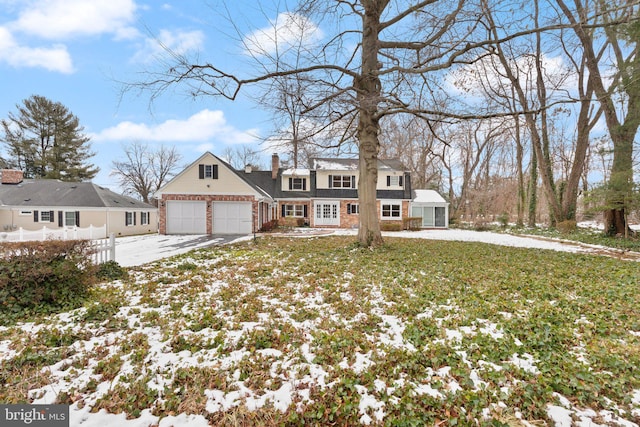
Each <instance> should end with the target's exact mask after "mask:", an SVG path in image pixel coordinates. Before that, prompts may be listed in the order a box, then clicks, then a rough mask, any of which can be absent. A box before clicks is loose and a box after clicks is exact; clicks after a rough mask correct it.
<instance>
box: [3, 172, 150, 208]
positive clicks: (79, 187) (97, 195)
mask: <svg viewBox="0 0 640 427" xmlns="http://www.w3.org/2000/svg"><path fill="white" fill-rule="evenodd" d="M0 206H25V207H77V208H106V207H109V208H128V209H155V206H153V205H150V204H148V203H144V202H142V201H140V200H136V199H134V198H132V197H128V196H123V195H121V194H117V193H114V192H113V191H111V190H109V189H106V188H104V187H100V186H99V185H96V184H94V183H92V182H68V181H58V180H55V179H26V180H24V181H22V182H21V183H20V184H1V185H0Z"/></svg>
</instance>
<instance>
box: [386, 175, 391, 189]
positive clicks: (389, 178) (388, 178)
mask: <svg viewBox="0 0 640 427" xmlns="http://www.w3.org/2000/svg"><path fill="white" fill-rule="evenodd" d="M387 187H391V175H387Z"/></svg>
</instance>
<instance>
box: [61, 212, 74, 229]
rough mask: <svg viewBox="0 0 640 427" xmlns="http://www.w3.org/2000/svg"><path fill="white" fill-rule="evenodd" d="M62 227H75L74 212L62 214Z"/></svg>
mask: <svg viewBox="0 0 640 427" xmlns="http://www.w3.org/2000/svg"><path fill="white" fill-rule="evenodd" d="M64 225H66V226H73V225H76V213H75V212H65V213H64Z"/></svg>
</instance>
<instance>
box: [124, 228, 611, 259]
mask: <svg viewBox="0 0 640 427" xmlns="http://www.w3.org/2000/svg"><path fill="white" fill-rule="evenodd" d="M292 234H293V235H297V236H300V237H309V236H317V235H332V234H333V235H352V236H355V235H356V234H357V231H356V230H343V229H341V230H318V229H311V228H308V229H299V230H298V231H297V232H295V233H292ZM382 234H383V236H388V237H402V238H408V239H430V240H455V241H463V242H480V243H489V244H493V245H502V246H513V247H519V248H534V249H548V250H553V251H562V252H573V253H602V252H603V251H606V248H604V247H600V246H594V245H586V244H579V243H575V242H568V241H556V240H549V239H543V238H537V237H520V236H514V235H510V234H503V233H493V232H490V231H474V230H461V229H443V230H421V231H399V232H383V233H382ZM275 235H277V233H276V234H275ZM253 238H254V236H253V235H247V236H208V235H180V236H173V235H171V236H164V235H159V234H145V235H140V236H128V237H120V238H118V239H116V261H117V262H118V263H119V264H120V265H122V266H123V267H132V266H136V265H143V264H146V263H149V262H153V261H157V260H160V259H163V258H167V257H170V256H173V255H179V254H183V253H186V252H188V251H190V250H193V249H198V248H204V247H207V246H212V245H221V244H227V243H231V242H239V241H243V240H250V239H253ZM257 238H260V235H258V237H257ZM613 252H614V253H615V252H616V251H613Z"/></svg>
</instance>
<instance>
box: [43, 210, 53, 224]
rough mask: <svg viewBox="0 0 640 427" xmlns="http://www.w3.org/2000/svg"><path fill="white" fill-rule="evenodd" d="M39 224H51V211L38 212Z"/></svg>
mask: <svg viewBox="0 0 640 427" xmlns="http://www.w3.org/2000/svg"><path fill="white" fill-rule="evenodd" d="M40 222H53V218H51V211H40Z"/></svg>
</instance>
